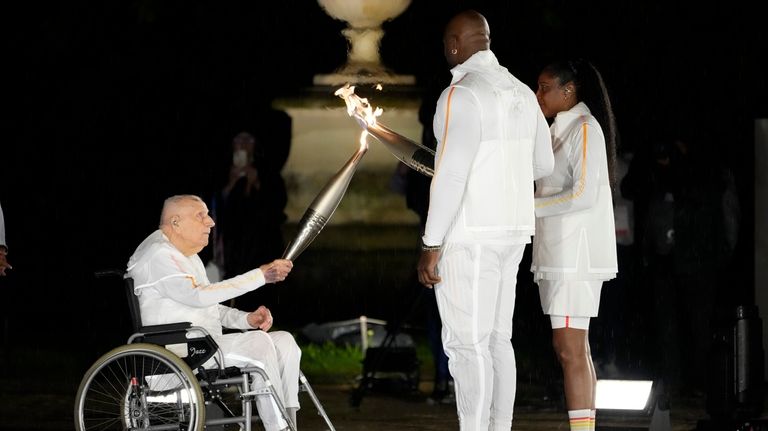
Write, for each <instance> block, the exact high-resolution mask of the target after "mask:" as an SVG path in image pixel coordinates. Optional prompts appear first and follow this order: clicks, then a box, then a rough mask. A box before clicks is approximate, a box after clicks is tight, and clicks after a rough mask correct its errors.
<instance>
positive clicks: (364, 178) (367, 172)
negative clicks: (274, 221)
mask: <svg viewBox="0 0 768 431" xmlns="http://www.w3.org/2000/svg"><path fill="white" fill-rule="evenodd" d="M335 90H336V88H335V87H319V86H317V87H312V88H309V89H306V90H304V91H302V92H300V93H299V94H296V95H293V96H288V97H282V98H278V99H277V100H275V102H274V107H275V108H276V109H281V110H284V111H285V112H287V113H288V115H290V117H291V120H292V138H291V152H290V155H289V157H288V161H287V163H286V165H285V167H284V169H283V172H282V174H283V178H284V179H285V181H286V185H287V187H288V205H287V208H286V214H287V215H288V223H296V222H298V221H299V219H300V218H301V216H302V215H303V214H304V211H305V210H306V209H307V206H308V205H309V204H310V203H311V202H312V200H313V199H314V198H315V196H317V194H318V192H319V191H320V190H321V189H322V187H323V186H324V185H325V183H326V182H327V181H328V179H329V178H330V177H331V176H332V175H333V174H335V173H336V172H337V171H338V170H339V168H341V166H342V165H343V164H344V163H345V162H346V161H347V160H348V159H349V157H350V156H351V155H352V154H353V153H354V152H355V150H356V149H357V146H358V145H359V138H360V133H361V131H362V129H361V128H360V127H359V126H358V124H357V123H356V122H355V120H354V119H352V118H351V117H350V116H349V115H348V114H347V111H346V108H345V105H344V101H343V100H341V99H340V98H339V97H337V96H334V95H333V92H334V91H335ZM363 91H367V93H365V92H363ZM357 93H358V94H360V95H361V96H363V97H368V98H369V101H370V103H371V104H372V105H373V106H380V107H382V108H383V109H384V113H383V115H382V116H381V117H380V118H379V120H380V121H381V122H382V123H383V124H386V125H387V126H388V127H390V128H391V129H393V130H396V131H397V132H398V133H400V134H402V135H404V136H406V137H408V138H410V139H412V140H414V141H416V142H420V141H421V132H422V125H421V123H419V119H418V109H419V105H420V103H421V98H420V94H419V92H418V91H417V90H416V89H415V88H413V87H406V88H401V89H395V90H392V91H388V89H387V88H385V89H384V91H374V90H370V89H369V90H366V89H360V90H358V91H357ZM368 145H369V146H370V149H369V150H368V153H367V154H366V155H365V156H364V158H363V160H362V162H361V163H360V165H359V167H358V170H357V172H356V173H355V176H354V177H353V178H352V182H351V183H350V185H349V188H348V189H347V193H346V195H345V196H344V199H343V200H342V201H341V204H339V207H338V208H337V209H336V212H335V213H334V215H333V217H332V218H331V220H330V221H329V224H354V223H359V224H417V223H418V217H417V216H416V215H415V214H414V213H413V212H412V211H411V210H409V209H408V208H407V207H406V205H405V196H404V195H403V194H400V193H398V192H397V191H395V190H393V189H392V187H391V184H392V178H393V175H394V174H395V171H396V168H397V165H398V163H399V161H398V160H397V159H396V158H395V157H394V156H393V155H392V154H391V153H390V152H389V151H387V149H386V148H385V147H384V146H383V145H382V144H381V143H379V142H378V141H376V140H375V139H374V138H372V137H369V138H368Z"/></svg>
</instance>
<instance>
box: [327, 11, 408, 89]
mask: <svg viewBox="0 0 768 431" xmlns="http://www.w3.org/2000/svg"><path fill="white" fill-rule="evenodd" d="M318 3H319V4H320V6H321V7H322V8H323V10H325V12H326V13H327V14H328V15H330V16H331V17H333V18H335V19H338V20H341V21H345V22H346V23H347V28H345V29H344V30H342V31H341V33H342V34H343V35H344V36H345V37H346V38H347V41H348V43H349V51H348V52H347V62H346V64H344V65H343V66H341V67H340V68H338V69H337V70H336V72H335V73H332V74H327V75H322V74H321V75H315V77H314V83H315V85H344V84H346V83H352V84H383V85H413V84H414V83H415V82H416V80H415V78H414V77H413V75H398V74H395V73H394V72H392V71H391V70H389V69H388V68H387V67H386V66H384V64H383V63H382V62H381V55H380V54H379V45H380V43H381V38H382V37H383V36H384V30H382V28H381V25H382V24H383V23H384V22H385V21H388V20H391V19H393V18H395V17H397V16H398V15H400V14H401V13H403V11H405V10H406V9H407V8H408V6H409V5H410V3H411V0H318Z"/></svg>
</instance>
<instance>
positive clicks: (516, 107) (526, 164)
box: [422, 50, 554, 245]
mask: <svg viewBox="0 0 768 431" xmlns="http://www.w3.org/2000/svg"><path fill="white" fill-rule="evenodd" d="M451 73H452V74H453V80H452V83H451V85H450V86H449V87H448V88H446V89H445V90H444V91H443V93H442V95H441V96H440V99H439V100H438V102H437V109H436V111H435V117H434V120H433V128H434V133H435V136H436V137H437V140H438V145H437V153H436V155H435V174H434V177H433V179H432V186H431V192H430V207H429V214H428V217H427V224H426V228H425V233H424V236H423V238H422V239H423V241H424V243H425V244H427V245H441V244H443V243H482V244H522V243H527V242H530V237H531V235H533V233H534V228H535V215H534V208H533V181H534V180H535V179H537V178H541V177H543V176H545V175H548V174H549V173H550V172H551V171H552V168H553V164H554V159H553V155H552V146H551V141H550V134H549V127H548V124H547V121H546V119H545V118H544V115H543V114H542V113H541V109H540V108H539V105H538V103H537V101H536V95H535V94H534V93H533V91H531V89H530V88H529V87H528V86H526V85H525V84H523V83H522V82H521V81H519V80H518V79H517V78H515V77H514V76H512V74H510V73H509V71H507V69H506V68H504V67H502V66H501V65H499V62H498V60H497V59H496V57H495V56H494V54H493V53H492V52H491V51H489V50H486V51H480V52H477V53H475V54H474V55H473V56H472V57H470V58H469V59H468V60H467V61H465V62H464V63H462V64H460V65H458V66H456V67H454V68H453V69H452V70H451Z"/></svg>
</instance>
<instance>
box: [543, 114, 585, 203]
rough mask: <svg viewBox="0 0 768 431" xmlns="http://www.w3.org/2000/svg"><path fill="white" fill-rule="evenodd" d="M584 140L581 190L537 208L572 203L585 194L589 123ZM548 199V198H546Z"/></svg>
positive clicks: (583, 126)
mask: <svg viewBox="0 0 768 431" xmlns="http://www.w3.org/2000/svg"><path fill="white" fill-rule="evenodd" d="M581 127H582V135H583V136H582V140H581V157H582V162H581V174H580V175H579V188H578V189H577V190H576V191H575V192H573V193H571V194H570V195H565V196H561V197H560V198H558V199H552V200H549V201H546V202H542V203H540V204H538V205H536V208H544V207H548V206H550V205H556V204H561V203H563V202H567V201H572V200H574V199H576V198H578V197H579V196H581V195H582V193H584V187H585V186H586V183H587V180H586V177H587V123H586V122H585V123H583V124H582V126H581ZM544 199H546V198H544Z"/></svg>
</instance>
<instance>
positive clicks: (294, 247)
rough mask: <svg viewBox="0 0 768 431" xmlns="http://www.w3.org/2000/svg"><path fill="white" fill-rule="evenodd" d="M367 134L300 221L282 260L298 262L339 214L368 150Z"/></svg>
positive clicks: (362, 135)
mask: <svg viewBox="0 0 768 431" xmlns="http://www.w3.org/2000/svg"><path fill="white" fill-rule="evenodd" d="M367 135H368V133H367V132H365V131H363V133H362V134H361V135H360V147H359V148H358V149H357V151H356V152H355V154H353V155H352V157H351V158H350V159H349V160H348V161H347V163H345V164H344V166H342V167H341V169H339V171H338V172H336V174H335V175H334V176H332V177H331V179H330V180H328V182H327V183H326V184H325V186H324V187H323V188H322V190H320V193H318V194H317V196H316V197H315V199H314V200H313V201H312V203H311V204H309V208H307V210H306V211H305V212H304V215H303V216H302V217H301V220H300V221H299V224H298V230H299V231H298V233H297V234H296V237H295V238H294V239H293V240H292V241H291V242H290V243H289V244H288V247H287V248H286V249H285V252H284V253H283V259H288V260H294V261H295V260H296V258H297V257H299V255H300V254H301V253H302V252H303V251H304V250H305V249H306V248H307V247H308V246H309V244H310V243H312V241H314V240H315V237H317V235H319V234H320V231H321V230H323V228H324V227H325V225H326V224H327V223H328V220H330V219H331V216H332V215H333V212H334V211H336V207H338V206H339V203H340V202H341V199H342V198H343V197H344V194H345V193H346V192H347V187H348V186H349V182H350V181H351V180H352V176H353V175H354V174H355V171H356V170H357V166H358V164H360V160H362V158H363V156H364V155H365V153H366V152H367V151H368V144H367V142H366V136H367Z"/></svg>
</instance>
